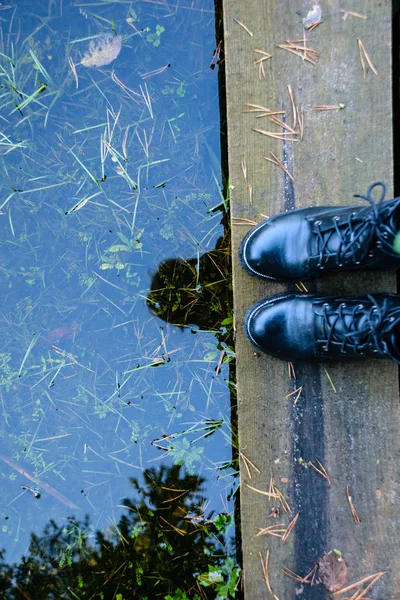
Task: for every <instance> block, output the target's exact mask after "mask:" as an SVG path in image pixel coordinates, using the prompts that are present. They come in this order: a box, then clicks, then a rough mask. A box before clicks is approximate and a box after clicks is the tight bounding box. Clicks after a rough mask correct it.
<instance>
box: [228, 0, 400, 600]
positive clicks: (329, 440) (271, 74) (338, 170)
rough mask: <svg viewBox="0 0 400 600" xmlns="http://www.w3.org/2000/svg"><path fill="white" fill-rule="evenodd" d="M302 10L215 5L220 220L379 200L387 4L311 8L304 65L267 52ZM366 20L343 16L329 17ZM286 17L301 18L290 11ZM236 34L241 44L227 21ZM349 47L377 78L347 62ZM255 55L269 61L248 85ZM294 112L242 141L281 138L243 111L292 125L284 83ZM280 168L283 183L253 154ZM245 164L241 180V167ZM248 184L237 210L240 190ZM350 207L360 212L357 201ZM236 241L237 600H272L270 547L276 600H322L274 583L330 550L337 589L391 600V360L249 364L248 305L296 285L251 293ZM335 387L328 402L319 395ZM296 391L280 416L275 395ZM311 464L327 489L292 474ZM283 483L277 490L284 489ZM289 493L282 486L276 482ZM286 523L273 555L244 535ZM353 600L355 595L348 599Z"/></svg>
mask: <svg viewBox="0 0 400 600" xmlns="http://www.w3.org/2000/svg"><path fill="white" fill-rule="evenodd" d="M312 5H313V3H312V2H311V1H310V2H305V1H300V2H293V0H268V1H266V0H264V1H262V0H247V2H243V0H229V1H228V0H226V1H225V3H224V27H225V53H226V87H227V100H226V101H227V118H228V149H229V153H228V158H229V173H230V183H231V207H232V216H233V217H244V218H247V219H252V220H255V221H256V222H259V221H260V220H261V219H262V218H263V217H262V215H267V216H272V215H275V214H278V213H281V212H283V211H285V210H290V209H293V208H303V207H307V206H316V205H321V206H322V205H332V204H337V205H349V204H359V203H360V200H354V199H353V198H352V195H353V194H354V193H359V194H366V192H367V189H368V186H369V184H370V183H371V182H372V181H375V180H380V181H384V182H386V184H387V186H388V197H389V198H390V197H391V194H392V178H393V165H392V162H393V158H392V99H391V89H392V81H391V7H390V4H387V3H386V2H385V1H384V0H381V1H380V0H365V1H361V0H354V1H352V2H336V1H333V0H328V1H326V2H323V3H322V4H321V7H322V10H323V21H324V22H323V24H322V25H320V26H318V27H317V28H316V29H315V30H314V31H313V32H311V33H309V34H307V44H308V46H310V47H312V48H314V49H316V50H318V51H319V52H320V58H319V61H318V63H317V64H316V65H312V64H309V63H307V62H306V61H303V60H302V59H301V58H300V57H298V56H295V55H293V54H290V53H288V52H286V51H285V50H282V49H278V48H277V47H276V45H277V44H282V43H285V40H298V39H301V38H302V37H303V27H302V20H301V17H304V16H306V14H307V12H308V10H310V9H311V8H312ZM345 8H346V9H348V10H352V11H355V12H359V13H362V14H365V15H367V17H368V19H360V18H357V17H354V16H350V15H349V16H348V17H347V19H346V20H343V16H344V14H343V12H340V9H345ZM298 11H299V12H300V13H301V15H299V14H298ZM237 20H238V21H240V22H241V23H243V24H244V25H245V26H246V27H247V28H248V29H249V30H250V31H251V32H252V33H253V36H250V35H249V33H247V32H246V31H245V29H244V28H243V27H242V26H241V25H240V24H238V22H237ZM358 39H361V40H362V42H363V43H364V46H365V48H366V50H367V52H368V55H369V56H370V58H371V60H372V61H373V64H374V67H375V68H376V70H377V72H378V74H377V75H375V74H374V73H373V71H372V70H371V69H370V68H369V67H367V73H366V78H365V79H364V74H363V70H362V66H361V61H360V52H359V46H358V41H357V40H358ZM255 49H260V50H264V51H266V52H269V53H271V54H272V55H273V56H272V58H271V59H269V60H267V61H265V62H264V68H265V79H262V80H261V81H260V80H259V77H258V68H257V66H254V64H253V63H254V60H255V59H256V58H259V57H260V55H259V54H257V55H256V53H255V52H254V50H255ZM289 84H290V85H291V87H292V90H293V93H294V97H295V102H296V104H297V105H298V106H300V107H304V139H303V140H302V141H297V142H287V143H285V144H283V143H282V142H281V141H280V140H277V139H271V138H268V137H266V136H264V135H261V134H259V133H256V132H254V131H253V129H254V128H261V129H266V130H270V131H271V130H273V131H280V130H279V128H278V127H277V126H274V125H271V124H270V123H269V124H268V119H265V118H260V119H257V118H256V117H255V114H254V113H248V112H244V111H245V110H246V108H248V107H246V106H245V105H246V103H252V104H258V105H262V106H266V107H268V108H269V109H270V110H282V109H283V110H286V111H287V115H286V119H287V123H288V124H289V125H290V124H291V123H292V119H293V117H292V112H291V103H290V97H289V93H288V85H289ZM338 103H341V104H344V105H345V108H343V109H342V110H329V111H316V110H312V107H313V106H317V105H337V104H338ZM269 151H272V152H274V153H275V154H276V155H277V156H278V157H279V158H280V159H282V158H285V160H286V162H287V164H288V168H289V170H290V172H291V173H292V174H293V178H294V183H293V184H291V182H290V180H289V179H288V178H287V177H286V176H285V175H284V173H283V172H282V171H281V170H280V169H279V168H278V167H276V166H274V165H272V164H271V163H269V162H267V161H266V160H265V159H264V156H267V155H268V153H269ZM243 160H244V161H245V163H246V170H247V181H245V179H244V176H243V170H242V161H243ZM249 185H251V186H252V200H253V203H252V204H251V203H250V200H249V190H248V186H249ZM361 202H362V201H361ZM232 229H233V278H234V304H235V314H236V327H237V338H236V349H237V381H238V410H239V441H240V450H241V452H243V454H244V455H245V456H247V457H248V458H249V459H250V460H251V461H252V462H253V463H254V464H256V465H257V467H258V468H259V470H260V473H259V474H257V473H256V472H253V474H252V478H251V480H250V479H249V476H248V473H247V470H246V469H245V467H244V464H243V463H242V465H241V477H242V479H241V481H242V485H241V516H242V540H243V557H244V589H245V597H246V600H261V599H263V598H269V597H272V596H271V595H270V594H269V592H268V591H267V587H266V584H265V581H264V578H263V573H262V570H261V564H260V558H259V554H258V553H259V552H262V554H263V556H265V551H266V549H267V548H268V549H269V550H270V568H269V575H270V581H271V585H272V590H273V592H274V593H275V594H276V596H277V597H278V598H279V600H289V599H290V600H291V599H293V600H294V599H295V598H296V599H297V600H301V599H307V600H310V599H311V600H314V599H323V598H327V597H328V594H327V592H326V591H325V590H324V589H323V588H322V586H321V585H317V586H315V587H312V588H310V587H309V586H306V585H304V586H302V585H301V584H300V583H296V582H295V581H293V580H291V579H289V578H287V577H285V576H283V575H282V573H281V569H282V568H283V567H289V568H290V569H292V570H293V571H295V572H297V573H299V574H300V575H302V576H304V575H305V574H306V573H307V572H308V571H310V570H311V569H312V568H313V567H314V566H315V564H316V561H317V560H318V559H319V558H320V557H321V556H322V554H323V553H324V552H326V551H329V550H331V549H333V548H336V549H339V550H341V551H342V552H343V556H344V557H345V560H346V562H347V564H348V567H349V575H348V582H349V583H351V582H354V581H357V580H358V579H360V578H361V577H363V576H365V575H368V574H370V573H374V572H377V571H386V574H385V576H384V577H383V578H382V579H381V581H380V582H379V583H378V584H377V585H376V587H375V588H374V590H373V591H372V592H370V593H369V594H368V596H372V597H376V598H385V600H395V598H398V597H399V590H400V559H399V553H398V548H399V541H400V540H399V537H400V533H399V531H400V528H399V527H398V525H399V523H400V521H399V518H400V502H399V491H400V487H399V486H400V464H399V457H400V422H399V413H398V401H399V397H398V369H397V367H396V365H394V364H392V363H390V362H389V361H366V362H363V363H360V364H354V363H352V364H347V365H341V364H328V365H325V366H319V365H317V366H301V365H295V366H294V367H295V371H296V380H291V379H290V378H289V376H288V366H287V364H286V363H283V362H281V361H278V360H274V359H272V358H269V357H266V356H258V355H257V354H254V350H253V348H252V347H251V346H250V344H249V343H248V341H247V340H246V339H245V337H244V334H243V331H242V320H243V316H244V314H245V311H246V310H247V308H248V307H249V306H250V305H251V304H252V303H253V302H256V301H257V300H259V299H261V298H263V297H267V296H271V295H273V294H274V293H278V292H282V291H283V292H285V291H291V290H292V289H294V288H293V286H286V285H283V284H273V283H264V282H262V281H258V280H256V279H254V278H251V277H250V276H249V275H247V274H246V273H245V272H244V271H243V270H242V269H241V267H240V264H239V261H238V257H237V252H238V248H239V245H240V242H241V239H242V238H243V236H244V234H245V233H246V232H247V230H248V227H246V226H241V225H238V224H237V223H236V222H235V221H234V222H233V224H232ZM307 287H308V289H309V291H318V292H321V293H326V294H335V295H349V294H357V293H359V292H376V291H388V292H393V291H395V276H394V275H393V274H392V273H376V274H372V275H371V274H368V275H366V274H363V273H356V274H351V275H349V274H341V275H335V276H329V277H326V278H323V279H320V280H318V281H316V282H311V283H310V284H307ZM332 384H333V386H334V387H335V391H334V389H333V387H332ZM299 386H303V391H302V394H301V397H300V398H299V401H298V403H297V405H296V406H293V399H294V396H292V397H289V398H287V395H288V394H289V393H291V392H292V391H293V390H294V389H296V388H297V387H299ZM299 458H300V459H303V460H304V461H305V462H307V461H314V462H315V460H316V459H318V460H320V461H321V463H322V464H323V465H324V466H325V468H326V470H327V471H328V473H329V475H330V478H331V485H330V486H329V484H328V482H327V481H326V480H325V479H324V478H323V477H321V476H320V475H319V474H318V473H317V472H315V471H314V470H313V469H311V468H309V467H308V468H307V467H305V466H304V463H303V464H301V461H300V463H299V460H298V459H299ZM271 476H273V477H274V480H275V483H276V485H277V486H278V487H279V489H280V490H281V491H282V493H284V494H285V496H286V497H287V498H288V500H289V503H290V505H291V509H292V514H291V515H285V513H283V514H281V515H280V516H279V518H278V519H276V520H274V518H273V517H270V516H269V515H270V513H271V511H272V509H273V508H274V507H275V506H276V501H274V500H272V501H271V502H269V501H268V499H267V498H266V496H264V495H261V494H259V493H257V492H255V491H253V490H251V489H250V488H249V487H247V485H246V484H250V485H251V486H253V487H255V488H257V489H259V490H263V491H268V485H269V480H270V477H271ZM282 478H283V482H281V479H282ZM286 480H287V481H289V483H284V482H285V481H286ZM347 486H348V487H349V489H350V490H351V495H352V498H353V502H354V505H355V507H356V509H357V512H358V514H359V516H360V518H361V523H360V524H356V523H355V522H354V519H353V517H352V514H351V511H350V507H349V503H348V500H347V497H346V487H347ZM297 512H299V513H300V516H299V519H298V522H297V524H296V526H295V528H294V530H293V532H292V534H291V535H290V537H289V539H288V541H287V542H286V544H283V543H282V542H281V541H280V539H279V538H276V537H271V536H259V537H256V533H257V532H258V531H259V528H262V527H266V526H268V525H270V524H272V523H274V522H278V523H280V522H284V523H286V524H287V523H288V522H289V521H290V519H291V518H292V517H293V516H294V515H295V514H296V513H297ZM352 593H353V592H352Z"/></svg>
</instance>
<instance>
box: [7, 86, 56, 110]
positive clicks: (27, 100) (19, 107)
mask: <svg viewBox="0 0 400 600" xmlns="http://www.w3.org/2000/svg"><path fill="white" fill-rule="evenodd" d="M46 88H47V83H41V85H40V86H39V87H38V89H37V90H36V91H35V92H33V94H31V95H30V96H28V97H27V98H25V100H24V101H23V102H21V104H17V105H16V107H15V108H14V110H12V111H11V112H10V115H12V114H13V113H15V112H16V111H17V110H19V111H21V110H22V109H23V108H25V107H26V106H28V104H30V103H31V102H33V101H34V100H35V98H36V96H38V95H39V94H41V93H42V92H44V91H45V89H46ZM18 93H21V92H18ZM24 95H25V94H24ZM39 104H40V105H41V106H42V107H43V108H47V107H46V106H45V105H44V104H42V103H41V102H39Z"/></svg>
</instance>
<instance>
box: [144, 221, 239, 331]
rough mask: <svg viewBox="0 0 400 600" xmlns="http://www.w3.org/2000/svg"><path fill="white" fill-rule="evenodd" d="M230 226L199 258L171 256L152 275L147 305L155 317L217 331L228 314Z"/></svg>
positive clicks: (229, 308)
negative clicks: (212, 246)
mask: <svg viewBox="0 0 400 600" xmlns="http://www.w3.org/2000/svg"><path fill="white" fill-rule="evenodd" d="M230 253H231V248H230V229H229V227H228V226H226V227H225V233H224V236H223V237H221V238H220V239H219V240H218V242H217V245H216V248H214V249H213V250H210V251H209V252H206V253H205V254H203V255H202V256H200V257H199V258H197V257H196V258H190V259H187V260H186V259H183V258H173V259H169V260H167V261H165V262H163V263H161V264H160V265H159V267H158V270H157V273H156V274H155V275H154V277H153V280H152V283H151V290H150V293H149V295H148V305H149V307H150V308H151V309H152V310H153V312H155V313H156V315H157V316H158V317H160V318H161V319H163V320H164V321H167V322H169V323H172V324H173V325H176V326H178V327H179V326H180V327H184V326H187V325H197V326H198V327H199V328H200V329H203V330H215V331H218V330H219V329H220V327H221V323H222V322H223V321H224V320H226V319H228V318H229V317H230V316H231V314H232V284H231V255H230Z"/></svg>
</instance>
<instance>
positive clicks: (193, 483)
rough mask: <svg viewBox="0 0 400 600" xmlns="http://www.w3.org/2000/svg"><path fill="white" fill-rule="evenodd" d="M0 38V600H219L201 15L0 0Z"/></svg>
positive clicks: (214, 222) (208, 35)
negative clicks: (0, 0)
mask: <svg viewBox="0 0 400 600" xmlns="http://www.w3.org/2000/svg"><path fill="white" fill-rule="evenodd" d="M0 34H1V39H0V52H1V54H0V96H1V99H0V103H1V104H0V161H1V181H0V219H1V238H0V297H1V308H0V335H1V346H0V422H1V430H0V478H1V497H0V524H1V526H0V535H1V537H0V540H1V541H0V548H3V555H2V562H0V573H1V574H2V577H1V578H0V591H1V593H2V594H3V596H4V597H5V598H53V597H54V598H58V597H63V598H64V597H65V598H82V599H83V598H116V599H118V600H123V599H124V598H167V597H168V594H170V597H171V598H174V599H175V598H176V599H178V598H181V599H184V598H185V597H188V598H189V597H190V598H196V597H206V596H207V597H210V598H213V597H216V594H217V592H218V590H220V591H221V594H223V593H225V596H223V595H222V596H221V597H231V596H232V595H233V594H234V587H235V585H234V582H235V577H236V575H237V573H236V571H235V569H234V564H233V562H230V559H229V556H230V555H231V556H232V555H233V554H232V550H233V548H232V544H233V542H232V536H233V525H231V521H232V513H233V502H234V498H235V496H234V494H235V490H236V486H237V481H236V479H235V470H234V469H233V468H232V465H231V459H232V447H231V444H232V434H231V428H230V411H231V398H230V391H231V390H232V389H233V383H230V382H229V379H230V367H231V364H232V363H231V360H232V358H233V353H232V350H231V335H230V332H231V322H232V318H231V311H230V296H229V284H230V281H229V239H228V233H227V228H224V224H225V223H226V218H227V203H226V200H225V199H224V196H223V194H222V192H221V190H222V188H223V182H222V180H221V166H220V145H219V138H220V120H219V100H218V69H219V66H218V64H217V63H218V60H219V58H220V57H219V55H218V53H217V55H214V51H215V48H216V46H217V44H216V42H215V17H214V5H213V2H211V0H196V2H193V3H190V2H187V3H186V4H184V3H181V2H178V3H175V4H170V3H168V2H161V1H160V2H156V1H153V0H151V1H150V0H148V1H145V0H143V1H136V2H131V1H124V0H121V1H119V2H107V1H104V0H99V1H91V2H84V1H80V2H78V1H75V0H74V1H72V2H64V1H63V0H57V1H55V0H43V1H39V0H36V1H35V2H31V1H28V0H18V2H16V1H14V0H12V1H9V2H5V3H2V4H0ZM217 43H218V42H217ZM213 55H214V58H213ZM211 63H212V65H211V68H210V64H211ZM224 183H226V182H224ZM117 557H118V558H117ZM213 568H215V569H217V571H216V575H215V576H214V577H211V579H209V578H207V576H206V575H204V573H206V574H207V573H209V572H213V571H212V569H213ZM210 569H211V571H210ZM218 569H219V570H218ZM89 572H90V575H89V574H88V573H89ZM223 585H225V589H222V586H223ZM218 586H219V588H218ZM229 586H230V590H229V589H228V588H229ZM148 590H152V591H151V592H149V591H148ZM229 594H231V596H229Z"/></svg>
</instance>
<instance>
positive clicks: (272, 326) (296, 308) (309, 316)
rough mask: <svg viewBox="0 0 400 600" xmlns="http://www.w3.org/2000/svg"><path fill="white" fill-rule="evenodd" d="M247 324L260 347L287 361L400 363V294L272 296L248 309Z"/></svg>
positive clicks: (248, 331) (251, 336)
mask: <svg viewBox="0 0 400 600" xmlns="http://www.w3.org/2000/svg"><path fill="white" fill-rule="evenodd" d="M244 328H245V333H246V335H247V337H248V338H249V339H250V341H251V342H253V344H255V345H256V346H257V348H259V349H260V350H262V351H264V352H266V353H267V354H271V355H272V356H275V357H277V358H282V359H284V360H287V361H292V362H296V361H306V362H313V363H318V362H323V361H327V360H329V361H337V360H340V361H343V360H354V359H361V358H391V359H392V360H394V361H395V362H396V363H397V364H400V296H396V295H395V294H374V295H362V296H354V297H349V298H341V297H329V296H317V295H313V294H283V295H279V296H272V297H271V298H267V299H266V300H262V301H261V302H257V304H254V305H253V306H252V307H251V308H250V309H249V310H248V312H247V315H246V317H245V323H244Z"/></svg>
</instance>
